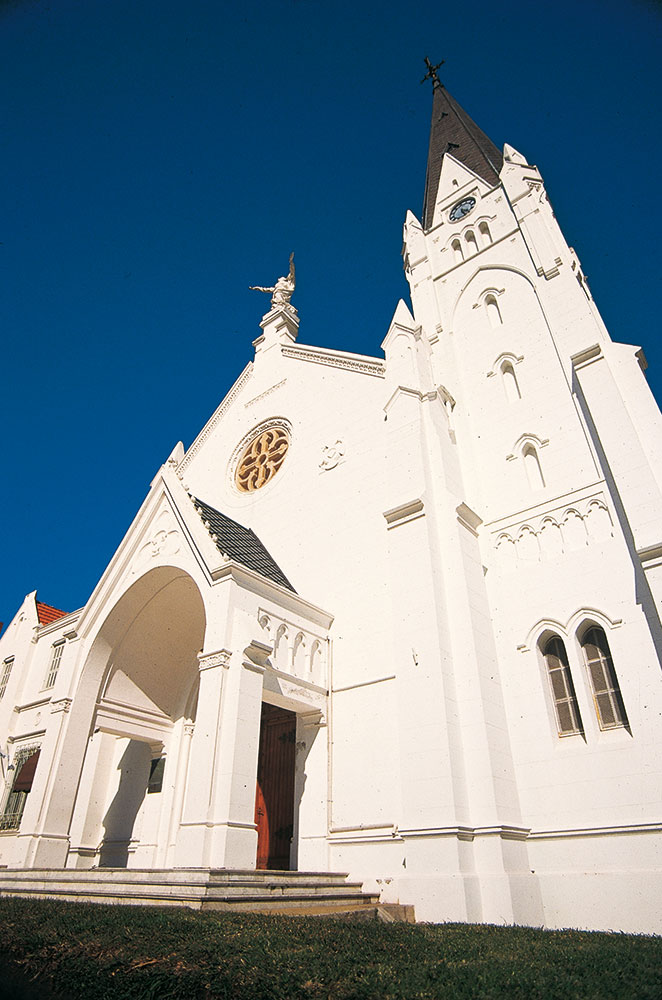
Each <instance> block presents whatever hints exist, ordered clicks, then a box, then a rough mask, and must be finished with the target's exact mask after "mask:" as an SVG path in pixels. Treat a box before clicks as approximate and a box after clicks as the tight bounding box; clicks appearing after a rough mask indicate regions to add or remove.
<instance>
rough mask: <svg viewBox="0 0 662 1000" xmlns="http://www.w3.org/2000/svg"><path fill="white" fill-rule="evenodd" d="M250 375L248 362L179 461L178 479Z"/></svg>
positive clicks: (251, 365) (250, 363) (250, 369)
mask: <svg viewBox="0 0 662 1000" xmlns="http://www.w3.org/2000/svg"><path fill="white" fill-rule="evenodd" d="M252 374H253V364H252V362H249V364H248V365H247V366H246V368H245V369H244V371H243V372H242V374H241V375H240V376H239V379H238V380H237V382H236V383H235V386H234V389H232V390H231V391H230V392H229V393H228V395H227V396H226V397H225V399H224V400H223V402H222V403H221V405H220V406H219V408H218V409H217V410H216V413H214V415H213V416H212V417H211V419H210V420H209V422H208V423H207V425H206V426H205V427H204V428H203V429H202V431H201V432H200V434H198V436H197V438H196V439H195V441H194V442H193V444H192V445H191V447H190V448H189V450H188V451H187V452H186V454H185V455H184V457H183V459H182V460H181V462H180V465H179V469H178V471H177V475H178V476H179V478H180V479H181V478H182V475H183V473H184V470H185V469H186V468H187V467H188V466H189V465H190V464H191V462H192V460H193V459H194V458H195V456H196V455H197V454H198V452H199V451H200V449H201V448H202V446H203V444H204V443H205V441H206V440H207V438H208V437H209V435H210V434H211V433H212V431H213V430H214V429H215V428H216V426H217V424H218V422H219V421H220V420H221V418H222V417H224V416H225V414H226V413H227V411H228V410H229V409H230V407H231V406H232V404H233V403H234V401H235V399H236V398H237V396H238V395H239V393H240V392H241V391H242V389H243V388H244V386H245V385H246V383H247V382H248V380H249V379H250V378H251V376H252Z"/></svg>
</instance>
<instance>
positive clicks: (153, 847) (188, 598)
mask: <svg viewBox="0 0 662 1000" xmlns="http://www.w3.org/2000/svg"><path fill="white" fill-rule="evenodd" d="M139 583H140V585H139V586H138V585H134V587H132V588H130V589H129V591H128V592H127V593H126V594H125V595H124V596H123V597H122V598H121V599H120V601H119V602H118V604H117V605H116V607H115V609H114V610H113V612H112V613H111V615H110V616H109V617H108V619H107V621H106V623H105V624H104V626H102V628H101V630H100V632H99V640H102V641H103V639H104V638H105V637H106V635H107V633H112V632H113V631H114V626H115V625H116V621H117V619H120V620H121V621H122V622H123V623H127V624H126V628H125V630H124V633H123V634H121V633H120V635H119V636H118V637H115V636H112V640H113V641H112V642H111V643H109V645H110V646H111V651H110V654H109V656H108V659H107V662H106V666H105V669H104V671H103V674H102V676H101V679H100V683H99V689H98V695H97V699H96V705H95V710H94V717H93V721H92V725H91V733H90V736H89V739H88V744H87V748H86V753H85V760H84V764H83V770H82V775H81V781H80V785H79V789H78V795H77V798H76V806H75V809H74V816H73V820H72V826H71V843H70V849H69V857H68V860H67V864H68V865H69V866H76V867H87V866H89V865H99V866H101V867H104V866H110V867H123V866H130V867H131V866H137V867H146V868H149V867H164V866H166V865H167V863H168V860H169V854H171V853H172V838H173V837H174V834H175V827H176V823H177V821H178V819H179V817H180V815H181V802H182V796H183V785H184V783H185V779H186V763H187V757H188V747H189V743H190V734H191V727H192V725H193V723H194V722H195V714H196V708H197V693H198V656H197V654H198V652H199V650H200V649H201V648H202V646H203V643H204V634H205V611H204V606H203V602H202V597H201V595H200V592H199V590H198V588H197V586H196V584H195V582H194V581H193V579H192V578H191V577H190V576H188V575H187V574H185V573H183V572H182V571H181V570H176V569H174V568H173V567H160V568H158V569H154V570H152V571H151V572H150V573H148V574H147V575H146V577H143V578H142V579H141V581H139ZM86 668H87V667H86ZM91 669H94V668H93V667H91ZM96 672H97V674H98V665H97V670H96ZM180 758H181V760H180Z"/></svg>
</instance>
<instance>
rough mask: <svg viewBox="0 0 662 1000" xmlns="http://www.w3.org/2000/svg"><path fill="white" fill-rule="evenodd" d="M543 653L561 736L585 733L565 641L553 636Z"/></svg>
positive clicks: (544, 647)
mask: <svg viewBox="0 0 662 1000" xmlns="http://www.w3.org/2000/svg"><path fill="white" fill-rule="evenodd" d="M541 652H542V656H543V660H544V661H545V666H546V668H547V676H548V678H549V686H550V688H551V691H552V698H553V700H554V711H555V712H556V724H557V726H558V730H559V736H574V735H575V734H577V733H583V732H584V728H583V726H582V717H581V715H580V713H579V705H578V704H577V695H576V694H575V686H574V684H573V683H572V674H571V673H570V666H569V664H568V654H567V653H566V651H565V646H564V644H563V640H562V639H561V638H560V637H559V636H558V635H553V636H551V637H550V638H548V639H547V640H546V641H545V642H544V643H543V645H542V648H541Z"/></svg>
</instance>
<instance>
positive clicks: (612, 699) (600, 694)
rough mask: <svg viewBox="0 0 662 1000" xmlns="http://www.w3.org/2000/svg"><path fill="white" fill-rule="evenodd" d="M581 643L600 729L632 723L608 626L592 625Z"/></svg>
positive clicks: (627, 725)
mask: <svg viewBox="0 0 662 1000" xmlns="http://www.w3.org/2000/svg"><path fill="white" fill-rule="evenodd" d="M580 645H581V648H582V653H583V655H584V662H585V663H586V669H587V671H588V676H589V679H590V681H591V687H592V689H593V701H594V703H595V711H596V714H597V716H598V724H599V726H600V729H616V728H620V727H629V723H628V717H627V713H626V711H625V705H624V703H623V698H622V696H621V689H620V687H619V684H618V678H617V677H616V671H615V670H614V662H613V660H612V658H611V652H610V650H609V643H608V642H607V636H606V634H605V630H604V629H603V628H599V627H598V626H597V625H591V626H590V627H589V628H588V629H587V630H586V631H585V632H584V634H583V636H582V637H581V639H580Z"/></svg>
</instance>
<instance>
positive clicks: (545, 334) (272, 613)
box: [0, 72, 662, 933]
mask: <svg viewBox="0 0 662 1000" xmlns="http://www.w3.org/2000/svg"><path fill="white" fill-rule="evenodd" d="M432 78H433V114H432V129H431V137H430V149H429V158H428V164H427V177H426V182H425V201H424V207H423V213H422V217H421V219H420V220H419V219H418V218H417V217H416V216H415V215H413V214H412V213H411V212H409V213H408V214H407V217H406V221H405V226H404V250H403V253H404V267H405V272H406V275H407V279H408V281H409V285H410V291H411V306H408V305H406V304H405V303H404V302H402V301H400V302H399V303H398V304H397V307H396V308H395V313H394V316H393V320H392V322H391V325H390V327H389V329H388V330H387V331H386V336H385V338H384V341H383V344H382V349H383V353H384V357H383V358H382V357H381V356H380V357H367V356H364V355H358V354H349V353H345V352H341V351H336V350H334V349H333V348H332V347H328V348H319V347H308V346H305V345H304V344H300V343H299V342H298V332H299V318H298V315H297V311H296V308H295V306H294V304H293V303H292V293H293V291H294V285H295V272H294V265H293V263H292V262H291V265H290V271H289V274H288V275H287V276H286V277H283V278H280V279H279V280H278V281H277V282H276V283H275V284H274V287H273V288H269V289H262V291H266V292H268V293H269V294H271V308H270V310H269V312H267V314H266V315H265V316H264V317H263V319H262V321H261V323H260V327H261V332H260V335H259V336H258V337H257V339H255V341H254V348H255V355H254V359H253V360H252V362H251V363H249V364H248V365H247V367H246V368H245V370H244V371H243V372H241V373H240V374H239V376H238V378H237V380H236V382H235V383H234V386H233V387H232V389H231V390H230V392H229V393H228V395H227V396H226V397H225V399H223V400H222V402H221V403H220V405H219V407H218V409H217V410H216V411H215V412H214V413H213V414H212V416H211V417H210V419H209V421H208V423H207V424H206V425H205V427H203V428H202V430H201V431H200V434H199V435H198V437H197V438H196V439H195V441H193V443H192V444H191V445H190V447H189V448H188V449H185V448H184V447H183V445H182V444H181V443H180V444H177V446H176V447H175V448H174V450H173V451H172V454H171V455H170V457H169V458H168V459H167V461H166V462H165V464H164V465H163V467H162V468H161V469H160V471H159V473H158V475H157V476H156V478H155V479H154V480H153V482H152V484H151V487H150V490H149V493H148V495H147V497H146V499H145V501H144V503H143V505H142V507H141V508H140V510H139V511H138V512H137V514H136V516H135V519H134V520H133V522H132V524H131V525H130V527H129V528H128V531H127V533H126V536H125V537H124V539H123V541H122V543H121V544H120V546H119V548H118V550H117V552H116V553H115V555H114V557H113V559H112V560H111V562H110V564H109V565H108V567H107V569H106V570H105V572H104V574H103V576H102V577H101V579H100V580H99V583H98V585H97V587H96V589H95V590H94V592H93V593H92V594H91V596H90V598H89V600H88V602H87V604H86V605H85V607H83V608H81V609H79V610H77V611H74V612H71V613H65V612H63V611H60V610H57V609H55V608H53V607H50V606H48V605H46V604H44V603H42V602H41V601H38V600H37V596H36V593H31V594H29V595H28V596H27V597H26V598H25V600H24V602H23V604H22V606H21V607H20V609H19V611H18V613H17V614H16V616H15V618H14V619H13V621H12V622H11V623H10V624H9V626H8V627H7V628H6V629H5V631H4V633H3V635H2V637H1V638H0V749H1V751H2V758H1V759H0V763H1V765H2V778H3V780H4V793H3V800H2V802H1V803H0V865H1V866H2V870H1V871H0V893H5V892H16V891H24V892H28V891H35V892H41V894H44V895H48V894H56V893H55V890H53V892H52V893H49V890H48V884H49V883H48V879H49V878H50V879H51V884H52V885H55V884H56V883H55V882H54V881H53V879H56V880H59V881H57V885H58V886H59V887H60V889H58V892H61V887H62V885H63V884H65V882H66V879H69V884H72V885H73V884H74V883H75V880H76V879H77V878H79V879H80V880H81V881H80V882H79V883H76V884H77V885H79V889H80V886H81V885H82V886H84V885H85V882H84V879H85V878H92V874H91V873H95V877H96V876H98V877H101V876H103V875H104V872H105V873H106V877H107V878H115V879H119V878H120V876H121V877H123V878H128V873H131V871H132V870H133V871H134V873H142V875H141V878H142V879H143V882H145V883H147V882H149V881H150V873H152V876H153V877H152V881H153V882H159V883H160V884H162V885H164V886H165V887H166V888H165V889H164V890H163V892H164V893H166V892H167V891H169V889H168V886H169V885H171V883H173V882H176V881H177V878H179V877H181V878H183V875H181V873H186V872H188V873H189V875H190V877H191V878H192V879H198V880H201V879H202V880H203V881H204V879H205V878H207V877H208V876H209V875H210V873H219V872H226V873H228V872H229V873H232V872H240V873H243V874H244V875H245V876H246V877H248V875H250V873H251V872H253V873H255V872H264V871H266V872H272V873H282V872H288V871H290V872H292V873H295V872H298V873H304V872H307V873H311V872H314V873H318V874H320V873H322V874H323V873H347V874H348V875H349V878H350V879H351V880H353V881H354V882H356V883H360V884H362V885H363V888H364V891H365V892H366V893H371V894H372V895H373V897H374V898H376V897H379V899H380V900H382V901H384V902H390V903H395V902H399V903H400V904H405V905H413V906H414V907H415V913H416V918H417V919H419V920H428V921H429V920H431V921H447V920H453V921H479V922H480V921H483V922H496V923H502V922H506V923H519V924H531V925H538V926H545V927H550V928H551V927H564V926H574V927H587V928H596V929H607V928H611V929H620V930H625V931H641V932H657V933H660V932H662V907H661V906H660V902H659V900H660V896H661V895H662V855H661V849H662V781H661V778H662V672H661V667H660V653H661V651H662V627H661V620H660V614H661V606H662V420H661V417H660V412H659V410H658V408H657V406H656V404H655V402H654V400H653V397H652V395H651V393H650V391H649V389H648V386H647V383H646V380H645V377H644V375H643V369H645V367H646V362H645V359H644V355H643V352H642V350H641V348H640V347H638V346H633V345H624V344H615V343H613V342H612V341H611V339H610V337H609V334H608V332H607V330H606V329H605V327H604V324H603V322H602V320H601V318H600V314H599V312H598V309H597V307H596V305H595V303H594V302H593V299H592V297H591V292H590V290H589V288H588V286H587V283H586V280H585V278H584V275H583V272H582V268H581V265H580V263H579V259H578V258H577V255H576V254H575V252H574V250H573V249H572V248H570V247H569V246H568V245H567V243H566V242H565V239H564V237H563V234H562V233H561V231H560V229H559V226H558V224H557V222H556V220H555V217H554V213H553V211H552V208H551V205H550V203H549V201H548V198H547V194H546V191H545V187H544V182H543V179H542V177H541V174H540V172H539V171H538V169H537V167H535V166H532V165H530V164H529V163H528V162H527V160H526V159H525V157H524V156H523V155H521V154H520V153H519V152H517V150H516V149H514V148H513V147H512V146H510V145H508V144H506V145H505V146H504V147H503V151H500V150H499V149H498V148H497V147H496V146H495V145H494V144H493V143H492V142H491V141H490V140H489V139H488V138H487V136H486V135H485V134H484V133H483V132H482V131H481V130H480V128H479V127H478V126H477V125H476V124H475V123H474V122H473V121H472V120H471V119H470V118H469V116H468V115H467V114H466V112H465V111H464V110H463V109H462V108H461V107H460V106H459V104H458V103H457V102H456V101H455V100H454V99H453V98H452V97H451V96H450V94H449V93H448V91H447V90H446V89H445V88H444V87H443V85H442V84H441V83H440V81H439V80H438V78H437V77H436V75H435V74H434V72H433V74H432ZM118 873H120V874H118ZM168 873H170V876H168ZM178 873H179V874H178ZM168 877H170V882H169V881H168ZM273 877H274V878H276V874H274V876H273ZM136 878H137V875H136ZM95 884H96V883H95ZM117 884H119V883H117ZM81 892H83V890H81ZM118 894H119V890H118ZM83 895H84V892H83Z"/></svg>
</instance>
